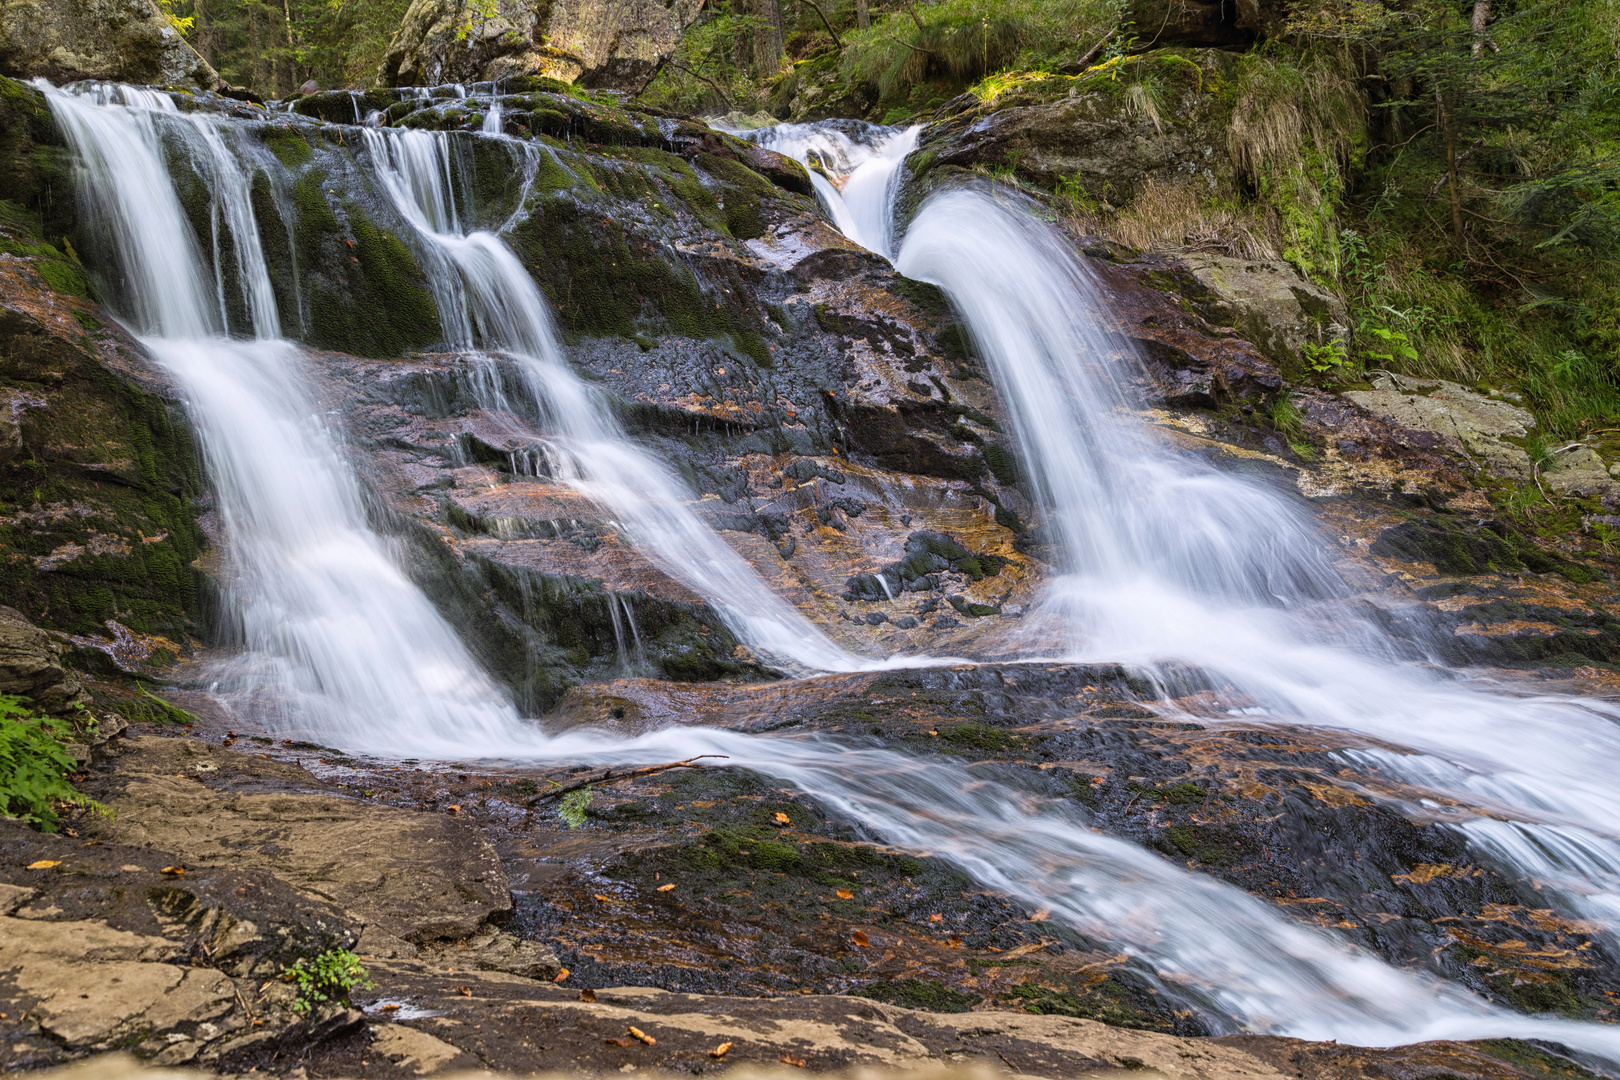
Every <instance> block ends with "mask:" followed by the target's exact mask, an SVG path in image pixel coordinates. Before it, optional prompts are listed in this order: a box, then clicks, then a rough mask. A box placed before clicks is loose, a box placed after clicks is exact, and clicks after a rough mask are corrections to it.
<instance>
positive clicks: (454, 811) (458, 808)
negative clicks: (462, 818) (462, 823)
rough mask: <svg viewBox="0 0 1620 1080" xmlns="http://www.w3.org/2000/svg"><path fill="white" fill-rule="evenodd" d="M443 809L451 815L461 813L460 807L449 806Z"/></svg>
mask: <svg viewBox="0 0 1620 1080" xmlns="http://www.w3.org/2000/svg"><path fill="white" fill-rule="evenodd" d="M445 809H446V810H448V811H450V812H451V813H452V814H459V813H461V807H460V806H457V805H455V804H451V805H450V806H447V807H445Z"/></svg>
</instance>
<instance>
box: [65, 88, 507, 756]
mask: <svg viewBox="0 0 1620 1080" xmlns="http://www.w3.org/2000/svg"><path fill="white" fill-rule="evenodd" d="M42 88H43V89H44V90H45V92H46V94H47V96H48V99H49V102H50V106H51V111H52V113H53V114H54V115H55V117H56V119H57V122H58V123H59V124H60V125H61V128H62V130H63V132H64V134H65V135H66V137H67V140H68V142H69V145H70V146H71V147H72V149H73V150H74V152H75V154H76V156H77V165H76V176H75V180H76V184H77V191H78V205H79V207H80V209H81V211H82V212H83V213H84V214H85V215H86V216H87V217H88V218H89V219H90V223H91V224H90V227H91V230H92V232H93V233H94V234H96V235H98V236H99V237H104V238H105V246H106V248H107V253H106V254H107V258H108V260H109V262H108V265H109V269H110V271H111V274H110V276H112V277H114V278H115V279H116V281H115V284H113V285H111V286H110V293H111V294H110V295H108V296H107V297H106V300H107V301H108V306H109V307H111V308H112V309H113V310H114V312H115V313H116V314H117V315H118V316H119V317H120V318H122V319H123V320H125V322H126V323H127V325H128V326H129V327H130V329H131V330H132V331H133V332H134V333H135V334H136V335H137V336H138V337H139V338H140V341H141V343H142V345H143V346H144V347H145V348H146V350H147V351H148V353H149V354H150V355H151V357H152V358H153V359H154V360H155V361H156V362H157V364H158V365H159V366H160V367H161V368H162V369H163V370H164V371H165V372H167V373H168V374H169V375H170V376H172V377H173V378H174V380H175V382H176V383H177V385H178V386H179V388H180V390H181V393H182V395H183V396H184V400H185V407H186V410H187V412H188V413H189V415H190V417H191V420H192V424H193V426H194V427H195V429H196V431H197V433H198V435H199V437H200V440H201V443H202V449H203V456H204V459H205V461H206V462H207V465H208V470H209V475H210V477H211V478H212V481H213V489H214V492H215V494H216V496H217V500H218V502H217V509H218V513H219V517H220V521H221V523H222V524H223V526H224V530H225V533H226V535H227V537H228V539H229V544H228V550H229V554H230V559H231V565H230V567H229V570H228V575H227V581H226V585H227V590H228V596H229V599H230V601H231V603H232V607H233V609H234V612H233V614H234V616H235V619H236V621H238V622H239V623H240V626H241V629H242V633H243V636H244V638H245V644H246V649H245V651H244V653H243V655H242V656H241V657H240V658H238V659H237V660H236V661H235V662H234V663H233V664H232V665H231V669H232V670H230V671H229V672H227V673H226V678H225V687H224V688H225V690H226V700H227V702H229V703H231V704H232V705H233V706H234V707H236V708H239V709H242V710H252V711H253V713H254V716H255V719H256V720H258V721H259V722H260V723H266V722H268V723H269V724H270V726H273V727H280V728H282V729H283V730H287V731H289V732H307V733H309V735H311V736H315V737H319V738H321V739H323V740H324V741H337V742H343V741H345V740H350V739H352V740H357V741H358V740H361V739H366V738H371V737H372V736H373V735H374V734H375V733H376V732H378V731H386V730H389V729H390V728H397V727H405V728H408V729H411V730H413V731H417V732H423V733H429V734H431V733H434V732H441V733H449V732H455V733H457V734H458V735H459V736H465V735H466V734H467V733H471V732H477V733H481V734H483V735H484V736H485V737H488V738H509V737H511V730H512V729H513V728H514V727H515V726H516V723H517V716H516V713H515V712H514V711H513V709H512V707H511V705H510V703H509V701H508V700H507V697H506V695H505V693H504V692H503V691H502V690H501V689H500V688H499V687H498V686H497V685H496V684H495V683H494V682H493V681H492V680H491V679H490V678H489V677H488V676H487V675H486V674H484V672H483V671H482V670H480V668H479V667H478V665H477V664H476V663H475V662H474V660H473V659H472V657H471V656H470V655H469V654H468V653H467V651H466V649H465V647H464V646H463V645H462V644H461V642H460V640H459V639H458V638H457V637H456V635H455V633H454V631H452V630H451V628H450V627H449V625H448V624H446V623H445V621H444V620H443V619H442V618H441V617H440V616H439V614H438V613H437V612H436V611H435V610H434V608H433V606H432V605H431V604H429V603H428V601H427V598H426V597H424V596H423V595H422V593H421V591H420V590H419V589H417V588H416V586H415V585H413V584H412V583H411V582H410V581H409V580H408V579H407V578H406V577H405V575H404V574H403V572H401V570H400V568H399V565H398V559H397V555H398V553H397V552H395V551H393V550H392V549H391V546H390V545H389V544H388V543H387V542H386V541H385V540H384V539H383V538H382V537H380V536H378V535H377V533H376V532H375V531H373V530H372V529H371V528H370V526H369V525H368V524H367V522H366V514H365V509H364V504H363V500H362V495H361V491H360V487H359V485H358V483H357V482H356V480H355V478H354V475H353V473H352V471H351V470H350V469H349V468H348V466H347V465H346V464H345V462H344V460H343V457H342V455H341V453H340V452H339V450H338V447H337V445H336V443H335V441H334V439H333V437H332V434H331V432H329V431H328V430H327V429H326V427H325V426H324V425H323V424H321V423H320V422H319V420H318V416H317V410H316V407H315V405H314V402H313V400H312V398H311V395H310V392H309V389H308V388H307V386H306V385H305V383H304V380H303V376H302V372H301V370H300V355H299V352H298V350H297V348H296V347H295V346H294V345H292V344H291V343H289V342H286V341H280V340H276V339H275V338H274V337H272V336H271V335H272V334H273V333H274V332H275V331H274V328H275V327H276V325H277V315H276V310H275V299H274V294H273V292H272V291H271V290H270V287H269V276H268V272H267V270H266V268H265V266H264V261H263V255H262V251H261V249H260V247H259V244H258V239H257V226H256V224H255V222H254V218H253V208H252V204H251V203H250V202H249V201H248V199H247V192H248V183H249V182H248V178H247V177H245V176H244V175H243V174H242V172H241V169H240V167H239V166H238V164H237V161H236V159H235V157H234V156H233V155H232V154H231V153H229V152H228V151H227V150H226V149H225V147H224V144H223V142H222V141H221V140H222V138H223V136H222V134H221V132H220V130H219V129H218V127H217V125H220V124H221V123H222V121H221V120H220V119H219V118H218V117H213V116H209V115H207V114H198V113H186V114H182V113H178V112H176V111H174V109H173V106H172V103H170V101H169V99H168V98H167V97H166V96H165V95H162V94H158V93H155V92H152V91H134V90H129V89H127V88H125V89H119V88H97V89H95V90H93V91H92V92H91V93H89V94H86V95H85V96H78V95H75V94H72V93H67V92H63V91H60V90H56V89H54V88H52V87H49V86H43V87H42ZM166 140H168V141H169V142H170V145H171V146H173V147H174V148H175V149H177V150H178V151H179V152H180V153H183V154H184V155H186V157H187V159H188V160H189V161H191V162H192V163H193V165H194V166H195V167H197V168H198V171H199V173H200V174H201V175H203V176H204V177H205V178H206V179H208V180H209V181H210V190H211V192H212V194H213V198H214V200H215V201H216V203H217V204H218V206H219V212H218V214H217V215H216V218H217V220H218V222H219V223H220V224H221V225H222V227H223V228H224V229H225V230H226V231H227V232H228V236H229V239H230V240H231V241H232V244H233V246H234V248H235V251H236V253H237V258H238V259H239V261H240V262H239V265H240V268H241V274H240V278H241V282H242V291H243V294H244V297H243V299H244V302H245V303H246V305H247V307H248V308H249V310H250V311H251V312H252V322H253V326H254V329H255V331H256V335H257V336H256V337H255V338H254V339H252V340H246V341H243V340H233V339H231V338H229V337H226V336H224V330H225V317H224V314H223V311H222V310H221V307H220V303H219V289H218V288H217V287H216V286H215V284H214V283H213V282H212V281H210V277H211V275H210V274H209V273H208V270H207V268H206V266H205V263H204V260H203V258H202V249H201V246H200V245H199V244H198V242H197V238H196V236H195V234H194V233H193V231H192V227H191V223H190V222H189V221H188V220H187V218H186V215H185V212H184V211H183V210H182V208H181V205H180V200H179V198H178V197H177V195H176V193H175V188H174V183H173V180H172V179H171V178H170V175H169V171H168V169H167V167H166V166H165V162H164V144H165V141H166ZM278 716H279V718H280V720H279V722H278V721H277V719H276V718H277V717H278ZM368 733H370V734H368ZM441 745H442V748H443V750H444V751H445V752H454V747H455V745H456V744H455V743H454V742H453V741H451V740H450V739H448V738H446V740H445V741H444V742H443V743H442V744H441Z"/></svg>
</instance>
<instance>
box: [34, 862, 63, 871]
mask: <svg viewBox="0 0 1620 1080" xmlns="http://www.w3.org/2000/svg"><path fill="white" fill-rule="evenodd" d="M61 865H62V860H61V859H41V860H39V861H38V862H31V863H29V864H28V869H30V870H49V869H50V868H51V867H53V866H61Z"/></svg>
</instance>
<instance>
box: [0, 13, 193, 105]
mask: <svg viewBox="0 0 1620 1080" xmlns="http://www.w3.org/2000/svg"><path fill="white" fill-rule="evenodd" d="M0 75H9V76H12V77H13V78H19V79H24V78H33V77H35V76H42V77H44V78H47V79H49V80H51V81H52V82H55V83H58V84H61V83H66V82H73V81H75V80H78V79H108V80H111V81H114V82H127V83H156V84H159V85H163V86H174V85H186V84H189V85H192V86H199V87H202V88H203V89H206V90H211V89H214V88H215V87H217V86H219V85H220V78H219V75H218V73H217V72H215V71H214V69H213V68H212V67H210V66H209V64H208V62H207V61H206V60H204V59H203V58H202V57H201V56H200V55H198V53H197V51H196V50H195V49H193V48H192V47H191V46H190V45H188V44H186V41H185V39H184V38H182V37H181V36H180V33H179V31H177V30H176V29H175V28H174V27H173V26H170V25H169V21H168V19H166V18H164V16H163V13H162V12H161V11H160V10H158V6H157V4H155V3H153V2H152V0H6V2H5V3H4V4H0Z"/></svg>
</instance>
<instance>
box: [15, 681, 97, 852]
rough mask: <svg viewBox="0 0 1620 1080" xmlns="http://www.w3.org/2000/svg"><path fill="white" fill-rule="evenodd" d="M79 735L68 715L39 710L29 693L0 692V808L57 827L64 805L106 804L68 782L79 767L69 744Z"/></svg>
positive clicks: (39, 824) (46, 827) (33, 822)
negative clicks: (24, 695)
mask: <svg viewBox="0 0 1620 1080" xmlns="http://www.w3.org/2000/svg"><path fill="white" fill-rule="evenodd" d="M92 723H93V722H92ZM76 735H77V733H76V732H75V731H74V730H73V726H72V725H71V724H69V723H68V722H67V721H66V720H58V719H55V718H53V717H49V716H44V715H42V714H38V713H35V712H34V711H33V710H32V709H31V708H30V707H29V705H28V704H27V699H26V698H20V697H15V696H13V695H10V694H5V695H0V813H3V814H4V815H5V816H6V817H10V818H20V819H22V820H23V821H26V822H28V823H29V824H30V825H33V826H35V827H36V828H38V829H40V830H41V831H43V832H55V831H56V829H57V825H58V823H59V821H60V819H59V817H58V814H57V809H58V807H60V806H63V805H68V806H81V807H87V808H90V809H95V810H104V809H105V808H103V807H102V806H101V804H100V803H97V802H95V801H93V800H91V799H89V798H87V797H86V796H84V795H81V794H79V792H78V791H77V790H75V789H74V787H73V785H72V784H71V783H69V781H68V777H69V776H71V775H72V774H73V773H74V772H76V771H77V770H78V767H79V766H78V762H77V761H75V760H74V759H73V756H72V755H71V754H69V753H68V750H67V746H66V744H67V743H69V742H74V741H77V739H76Z"/></svg>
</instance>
